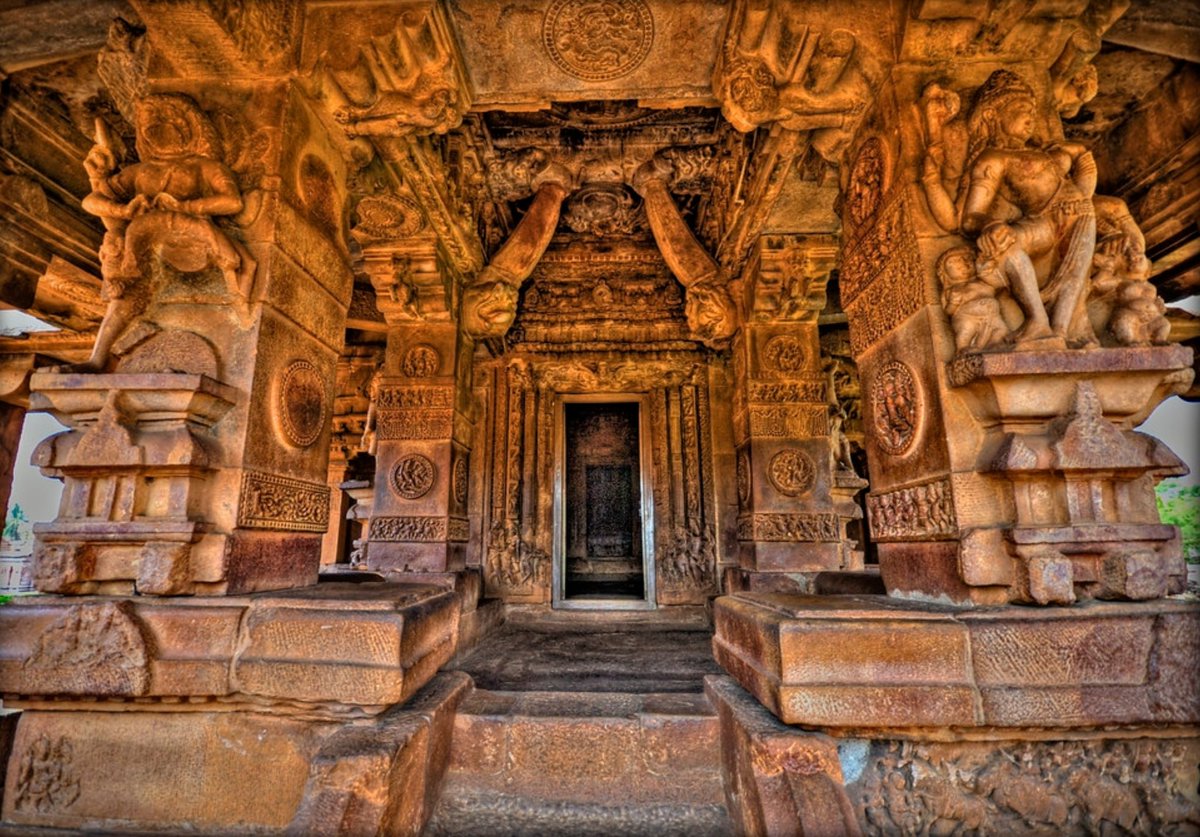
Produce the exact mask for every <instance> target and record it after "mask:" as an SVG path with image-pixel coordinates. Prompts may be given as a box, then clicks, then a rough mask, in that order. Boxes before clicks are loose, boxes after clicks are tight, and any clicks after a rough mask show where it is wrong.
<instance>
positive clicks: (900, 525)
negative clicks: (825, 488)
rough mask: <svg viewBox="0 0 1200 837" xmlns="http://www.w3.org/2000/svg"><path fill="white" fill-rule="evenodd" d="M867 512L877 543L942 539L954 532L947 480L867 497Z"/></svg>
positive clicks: (952, 507) (950, 497) (951, 496)
mask: <svg viewBox="0 0 1200 837" xmlns="http://www.w3.org/2000/svg"><path fill="white" fill-rule="evenodd" d="M867 512H868V514H870V519H871V534H872V537H873V538H874V539H875V540H877V541H905V540H942V539H948V538H953V537H955V535H956V532H957V524H956V521H955V515H954V496H953V493H952V492H951V490H950V481H949V480H948V479H940V480H935V481H933V482H927V483H922V484H921V485H913V486H908V487H906V488H899V489H896V490H895V491H887V492H883V493H879V494H870V495H868V496H867Z"/></svg>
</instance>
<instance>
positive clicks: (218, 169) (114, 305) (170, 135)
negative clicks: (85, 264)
mask: <svg viewBox="0 0 1200 837" xmlns="http://www.w3.org/2000/svg"><path fill="white" fill-rule="evenodd" d="M135 122H136V124H135V127H136V129H137V151H138V156H139V158H140V161H139V162H137V163H133V164H131V165H128V166H125V167H123V168H120V169H118V166H117V159H116V154H115V152H114V151H113V148H112V144H111V142H110V140H109V137H108V134H107V130H106V129H105V127H104V125H103V123H101V122H99V121H98V122H97V136H96V145H95V146H94V147H93V148H92V150H91V152H90V153H89V154H88V156H87V159H86V160H85V161H84V167H85V168H86V169H87V172H88V177H89V179H90V181H91V186H92V191H91V193H90V194H89V195H87V197H85V198H84V199H83V208H84V209H85V210H86V211H88V212H90V213H92V214H93V215H96V216H99V217H100V218H101V220H102V221H103V222H104V226H105V228H106V233H105V237H104V242H103V244H102V245H101V249H100V261H101V273H102V277H103V279H104V285H103V293H104V296H105V298H106V299H107V300H108V301H109V306H108V310H107V311H106V313H105V317H104V322H103V324H102V325H101V327H100V332H99V334H98V335H97V337H96V344H95V348H94V350H93V353H92V357H91V358H90V359H89V361H88V362H87V364H85V368H90V369H96V370H98V369H101V368H103V366H104V365H105V364H106V363H107V361H108V356H109V353H110V351H111V348H112V345H113V343H114V342H115V341H116V339H117V338H118V337H119V336H120V334H121V332H122V331H124V329H125V327H126V326H128V325H129V324H130V323H131V322H132V320H133V319H134V318H135V317H136V316H137V315H138V314H140V313H141V312H143V311H144V310H145V309H146V307H147V305H148V304H149V302H150V300H151V297H152V296H153V293H154V289H153V285H154V283H155V282H156V281H158V280H160V279H161V278H162V270H163V268H170V269H172V270H175V271H178V272H179V273H196V272H200V271H204V270H208V269H212V268H215V269H217V270H219V271H220V273H221V275H222V277H223V278H224V280H225V284H226V286H227V288H228V290H229V292H230V293H231V294H232V295H233V296H234V297H235V298H236V299H237V300H238V301H239V302H242V303H244V301H245V300H246V299H247V298H248V296H249V292H250V283H251V281H252V279H253V276H254V270H255V262H254V259H253V258H252V257H251V256H250V254H249V252H248V251H247V250H246V248H245V247H244V246H243V245H242V244H241V243H240V242H238V241H237V240H235V239H233V238H231V237H230V236H229V234H228V233H226V232H225V231H224V230H222V229H221V228H220V227H218V226H217V224H216V223H215V222H214V220H213V219H214V218H217V217H222V216H233V215H237V214H238V213H240V212H241V211H242V210H243V208H244V201H243V199H242V194H241V191H240V189H239V187H238V184H237V180H236V178H235V177H234V174H233V172H232V171H231V170H230V169H229V167H228V166H226V165H225V164H224V163H223V162H222V161H221V150H220V142H219V140H218V138H217V135H216V132H215V131H214V130H213V127H212V124H211V123H210V122H209V121H208V119H207V117H205V115H204V114H203V113H202V112H201V111H200V109H199V108H198V107H197V106H196V105H195V103H194V102H192V100H191V99H189V98H187V97H186V96H177V95H155V96H148V97H146V98H145V99H143V100H141V101H140V102H138V104H137V109H136V118H135Z"/></svg>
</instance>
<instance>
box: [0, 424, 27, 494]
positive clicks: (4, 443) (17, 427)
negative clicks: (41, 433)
mask: <svg viewBox="0 0 1200 837" xmlns="http://www.w3.org/2000/svg"><path fill="white" fill-rule="evenodd" d="M24 426H25V408H24V407H20V406H18V405H16V404H7V403H5V402H2V401H0V474H3V475H4V476H3V478H2V479H0V509H4V510H5V513H7V510H8V498H9V497H10V496H12V484H13V466H14V465H15V464H16V459H17V447H18V446H19V445H20V444H21V428H23V427H24Z"/></svg>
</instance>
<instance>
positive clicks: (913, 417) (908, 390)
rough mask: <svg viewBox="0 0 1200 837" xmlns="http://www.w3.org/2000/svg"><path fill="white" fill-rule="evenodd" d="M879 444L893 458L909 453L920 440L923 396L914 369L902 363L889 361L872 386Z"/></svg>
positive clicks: (876, 434) (872, 400) (876, 435)
mask: <svg viewBox="0 0 1200 837" xmlns="http://www.w3.org/2000/svg"><path fill="white" fill-rule="evenodd" d="M871 407H872V413H873V417H874V421H873V424H874V427H875V441H876V443H878V445H879V447H881V448H883V450H884V451H885V452H887V453H890V454H892V455H893V456H899V455H900V454H903V453H906V452H907V451H908V450H909V448H911V447H912V445H913V442H914V441H915V440H916V438H917V423H918V421H919V420H920V414H921V393H920V390H919V389H918V388H917V381H916V378H915V377H914V376H913V373H912V370H911V369H909V368H908V367H907V366H905V365H904V364H903V363H901V362H900V361H898V360H893V361H889V362H888V363H885V364H884V365H883V368H881V369H880V370H879V372H877V373H876V374H875V380H874V381H873V382H872V384H871Z"/></svg>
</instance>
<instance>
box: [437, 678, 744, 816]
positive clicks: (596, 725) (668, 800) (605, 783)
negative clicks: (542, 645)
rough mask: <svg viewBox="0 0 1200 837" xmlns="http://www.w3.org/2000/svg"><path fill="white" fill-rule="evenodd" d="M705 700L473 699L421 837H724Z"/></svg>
mask: <svg viewBox="0 0 1200 837" xmlns="http://www.w3.org/2000/svg"><path fill="white" fill-rule="evenodd" d="M720 752H721V749H720V729H719V724H718V719H717V716H716V714H715V712H714V711H713V709H712V707H711V706H710V704H709V703H708V700H707V698H706V697H705V696H704V695H697V694H629V693H615V692H588V693H581V692H501V691H483V690H476V691H475V692H473V693H472V694H471V695H469V696H468V697H467V698H466V699H465V700H464V701H463V703H462V705H461V706H460V708H459V712H458V715H457V717H456V718H455V724H454V737H453V743H452V745H451V754H450V767H449V771H448V773H447V775H446V779H445V782H444V784H443V786H442V793H441V798H440V799H439V802H438V804H437V806H436V808H435V810H434V813H433V817H432V818H431V820H430V822H429V825H428V827H427V828H426V831H425V833H426V834H427V835H443V834H445V835H449V834H495V835H503V834H514V835H515V834H531V833H536V834H564V835H566V834H572V835H574V834H597V835H599V834H605V835H609V834H647V835H651V834H653V835H665V834H680V835H683V834H687V835H692V837H698V835H707V834H714V835H715V834H728V833H730V830H731V828H730V824H729V819H728V816H727V814H726V811H725V794H724V787H723V784H722V779H721V759H720Z"/></svg>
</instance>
